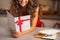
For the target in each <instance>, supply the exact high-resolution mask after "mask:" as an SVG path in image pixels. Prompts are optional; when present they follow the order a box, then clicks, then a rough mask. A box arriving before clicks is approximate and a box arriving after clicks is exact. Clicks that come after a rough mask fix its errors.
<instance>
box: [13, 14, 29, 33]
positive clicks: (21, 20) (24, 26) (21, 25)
mask: <svg viewBox="0 0 60 40" xmlns="http://www.w3.org/2000/svg"><path fill="white" fill-rule="evenodd" d="M14 20H15V27H16V31H17V32H22V31H25V30H28V29H30V15H27V16H21V17H15V18H14Z"/></svg>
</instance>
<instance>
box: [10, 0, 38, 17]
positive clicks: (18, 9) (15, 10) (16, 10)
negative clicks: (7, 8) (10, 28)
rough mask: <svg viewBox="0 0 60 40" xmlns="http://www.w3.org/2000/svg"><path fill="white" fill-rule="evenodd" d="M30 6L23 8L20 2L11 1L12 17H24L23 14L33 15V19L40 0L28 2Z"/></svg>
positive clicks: (16, 0)
mask: <svg viewBox="0 0 60 40" xmlns="http://www.w3.org/2000/svg"><path fill="white" fill-rule="evenodd" d="M28 1H29V2H28V4H27V5H26V6H25V7H24V8H23V7H22V6H21V5H20V4H19V2H18V0H12V1H11V9H12V10H11V11H12V15H13V16H15V17H18V16H22V15H23V14H25V15H28V14H29V15H31V17H34V12H35V9H36V8H37V6H39V1H38V0H28Z"/></svg>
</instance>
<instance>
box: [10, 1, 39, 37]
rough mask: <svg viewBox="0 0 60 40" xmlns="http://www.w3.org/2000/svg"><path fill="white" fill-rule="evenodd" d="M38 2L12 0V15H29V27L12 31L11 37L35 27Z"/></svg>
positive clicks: (30, 30)
mask: <svg viewBox="0 0 60 40" xmlns="http://www.w3.org/2000/svg"><path fill="white" fill-rule="evenodd" d="M38 11H39V2H38V0H12V1H11V7H10V12H11V14H12V15H13V16H23V15H31V28H30V29H29V30H26V31H23V32H16V31H13V32H12V33H13V37H19V36H21V35H23V34H26V33H29V32H32V31H33V30H34V29H35V28H36V23H37V19H38Z"/></svg>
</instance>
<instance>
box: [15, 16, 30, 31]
mask: <svg viewBox="0 0 60 40" xmlns="http://www.w3.org/2000/svg"><path fill="white" fill-rule="evenodd" d="M27 20H30V19H26V20H21V19H20V17H18V21H16V22H15V23H17V25H19V27H20V32H22V26H21V25H22V24H23V22H24V21H27Z"/></svg>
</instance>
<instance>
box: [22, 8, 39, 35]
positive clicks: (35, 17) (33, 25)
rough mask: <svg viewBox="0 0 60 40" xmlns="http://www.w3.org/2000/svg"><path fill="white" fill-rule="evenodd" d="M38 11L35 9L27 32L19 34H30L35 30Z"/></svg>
mask: <svg viewBox="0 0 60 40" xmlns="http://www.w3.org/2000/svg"><path fill="white" fill-rule="evenodd" d="M38 11H39V7H37V8H36V10H35V13H34V15H35V16H34V18H33V19H32V26H31V28H30V29H29V30H26V31H23V32H21V34H22V35H23V34H26V33H29V32H32V31H33V30H34V29H35V28H36V23H37V19H38Z"/></svg>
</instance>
